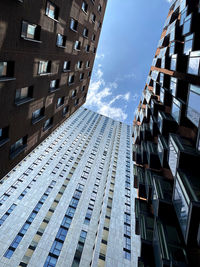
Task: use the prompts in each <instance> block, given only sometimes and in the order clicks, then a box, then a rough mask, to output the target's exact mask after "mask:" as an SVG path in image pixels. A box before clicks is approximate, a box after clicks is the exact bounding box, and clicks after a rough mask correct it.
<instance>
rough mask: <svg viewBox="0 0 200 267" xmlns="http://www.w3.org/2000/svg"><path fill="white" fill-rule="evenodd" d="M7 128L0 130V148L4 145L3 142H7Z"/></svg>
mask: <svg viewBox="0 0 200 267" xmlns="http://www.w3.org/2000/svg"><path fill="white" fill-rule="evenodd" d="M8 131H9V128H8V127H4V128H0V146H1V145H3V144H5V141H6V140H8Z"/></svg>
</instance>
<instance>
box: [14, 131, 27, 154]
mask: <svg viewBox="0 0 200 267" xmlns="http://www.w3.org/2000/svg"><path fill="white" fill-rule="evenodd" d="M26 145H27V136H24V137H22V138H20V139H18V140H17V141H16V142H15V143H14V144H12V145H11V147H10V156H11V159H12V158H14V157H15V156H17V155H18V154H19V153H21V152H22V151H23V150H24V148H25V147H26Z"/></svg>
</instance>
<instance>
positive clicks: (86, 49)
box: [85, 45, 90, 53]
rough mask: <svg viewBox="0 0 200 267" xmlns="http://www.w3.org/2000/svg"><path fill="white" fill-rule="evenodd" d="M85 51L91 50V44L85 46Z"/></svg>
mask: <svg viewBox="0 0 200 267" xmlns="http://www.w3.org/2000/svg"><path fill="white" fill-rule="evenodd" d="M85 51H86V52H87V53H89V52H90V46H89V45H86V46H85Z"/></svg>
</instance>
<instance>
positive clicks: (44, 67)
mask: <svg viewBox="0 0 200 267" xmlns="http://www.w3.org/2000/svg"><path fill="white" fill-rule="evenodd" d="M50 72H51V61H39V66H38V74H39V75H44V74H48V73H50Z"/></svg>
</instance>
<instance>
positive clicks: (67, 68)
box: [63, 61, 71, 71]
mask: <svg viewBox="0 0 200 267" xmlns="http://www.w3.org/2000/svg"><path fill="white" fill-rule="evenodd" d="M70 65H71V62H70V61H64V64H63V71H68V70H70Z"/></svg>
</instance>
